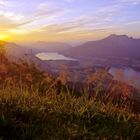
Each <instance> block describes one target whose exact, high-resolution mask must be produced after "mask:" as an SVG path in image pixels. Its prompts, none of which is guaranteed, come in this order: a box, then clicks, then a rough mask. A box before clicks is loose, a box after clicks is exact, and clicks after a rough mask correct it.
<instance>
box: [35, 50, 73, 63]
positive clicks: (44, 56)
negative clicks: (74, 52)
mask: <svg viewBox="0 0 140 140" xmlns="http://www.w3.org/2000/svg"><path fill="white" fill-rule="evenodd" d="M36 57H38V58H39V59H40V60H42V61H45V60H48V61H49V60H66V61H68V60H69V61H76V59H74V58H70V57H66V56H64V55H62V54H59V53H57V52H43V53H38V54H37V55H36Z"/></svg>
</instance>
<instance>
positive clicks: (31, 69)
mask: <svg viewBox="0 0 140 140" xmlns="http://www.w3.org/2000/svg"><path fill="white" fill-rule="evenodd" d="M0 58H1V60H0V140H94V139H95V140H96V139H97V140H113V139H115V140H138V139H140V114H139V113H137V114H136V113H133V111H132V108H131V102H130V100H128V99H129V98H127V97H130V96H127V95H130V92H132V91H133V92H135V91H134V90H129V87H128V86H126V85H124V84H122V83H119V82H116V81H113V80H112V79H110V75H108V73H107V71H106V70H103V71H96V72H95V73H94V74H93V75H90V76H88V77H87V79H86V82H84V84H83V87H82V90H81V91H80V92H79V91H78V90H77V89H76V85H72V86H70V85H69V84H68V82H67V77H66V73H65V72H64V71H63V72H62V73H61V74H60V76H59V77H58V78H54V77H53V76H52V75H50V74H49V73H47V72H43V71H41V70H39V69H38V68H37V67H36V66H35V64H34V63H31V64H28V63H27V62H25V61H20V62H18V63H15V62H11V61H9V60H8V59H7V58H6V56H5V55H3V53H2V54H1V55H0ZM75 89H76V90H75ZM130 89H131V88H130ZM122 93H124V94H122ZM118 94H119V95H122V96H118Z"/></svg>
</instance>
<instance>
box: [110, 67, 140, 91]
mask: <svg viewBox="0 0 140 140" xmlns="http://www.w3.org/2000/svg"><path fill="white" fill-rule="evenodd" d="M109 73H110V74H112V75H113V76H114V79H115V80H118V81H122V82H125V83H128V84H129V85H133V86H134V87H136V88H138V89H140V72H138V71H135V70H133V69H131V68H114V67H112V68H110V70H109Z"/></svg>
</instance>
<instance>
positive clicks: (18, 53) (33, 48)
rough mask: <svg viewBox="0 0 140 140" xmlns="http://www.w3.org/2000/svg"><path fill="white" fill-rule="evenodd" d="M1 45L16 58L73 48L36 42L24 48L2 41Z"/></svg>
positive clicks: (60, 44) (54, 43) (63, 44)
mask: <svg viewBox="0 0 140 140" xmlns="http://www.w3.org/2000/svg"><path fill="white" fill-rule="evenodd" d="M0 44H2V45H3V46H5V49H6V53H7V55H8V56H12V57H14V58H21V57H24V56H27V55H34V56H35V55H36V54H37V53H40V52H65V51H67V50H68V49H69V48H71V47H72V46H70V45H69V44H66V43H61V42H36V43H32V44H26V46H23V45H19V44H16V43H12V42H4V41H0ZM24 45H25V44H24Z"/></svg>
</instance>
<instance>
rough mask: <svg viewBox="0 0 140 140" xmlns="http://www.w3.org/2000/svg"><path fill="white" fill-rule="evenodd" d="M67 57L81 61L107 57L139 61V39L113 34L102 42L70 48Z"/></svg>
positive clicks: (92, 42) (90, 42)
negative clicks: (80, 59)
mask: <svg viewBox="0 0 140 140" xmlns="http://www.w3.org/2000/svg"><path fill="white" fill-rule="evenodd" d="M67 55H69V56H71V57H75V58H83V59H84V58H89V57H108V56H113V57H127V58H134V59H140V39H134V38H132V37H128V36H126V35H115V34H113V35H110V36H108V37H106V38H104V39H102V40H97V41H89V42H86V43H84V44H82V45H80V46H77V47H73V48H70V49H69V51H68V52H67Z"/></svg>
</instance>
